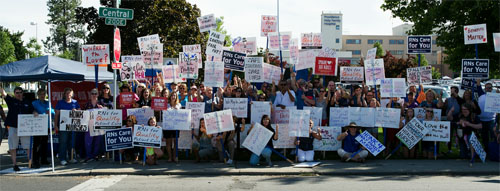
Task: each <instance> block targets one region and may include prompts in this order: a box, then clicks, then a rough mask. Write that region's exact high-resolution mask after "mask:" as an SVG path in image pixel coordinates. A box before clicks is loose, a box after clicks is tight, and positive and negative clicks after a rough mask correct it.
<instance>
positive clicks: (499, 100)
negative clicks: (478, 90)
mask: <svg viewBox="0 0 500 191" xmlns="http://www.w3.org/2000/svg"><path fill="white" fill-rule="evenodd" d="M484 111H486V112H492V113H500V93H493V92H488V93H486V101H485V103H484Z"/></svg>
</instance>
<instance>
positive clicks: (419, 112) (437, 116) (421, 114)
mask: <svg viewBox="0 0 500 191" xmlns="http://www.w3.org/2000/svg"><path fill="white" fill-rule="evenodd" d="M413 111H414V112H415V117H416V118H417V119H418V120H420V121H421V122H422V121H424V120H425V109H424V108H420V107H418V108H413ZM432 113H433V115H432V116H433V119H432V120H433V121H441V109H433V110H432Z"/></svg>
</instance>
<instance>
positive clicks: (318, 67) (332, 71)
mask: <svg viewBox="0 0 500 191" xmlns="http://www.w3.org/2000/svg"><path fill="white" fill-rule="evenodd" d="M313 73H314V74H316V75H324V76H337V58H328V57H316V64H315V65H314V71H313Z"/></svg>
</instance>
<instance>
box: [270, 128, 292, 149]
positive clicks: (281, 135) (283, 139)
mask: <svg viewBox="0 0 500 191" xmlns="http://www.w3.org/2000/svg"><path fill="white" fill-rule="evenodd" d="M276 125H278V127H279V128H278V140H276V141H275V140H273V146H274V148H275V149H290V148H295V138H294V137H290V136H288V124H272V125H271V127H272V128H273V129H274V132H276Z"/></svg>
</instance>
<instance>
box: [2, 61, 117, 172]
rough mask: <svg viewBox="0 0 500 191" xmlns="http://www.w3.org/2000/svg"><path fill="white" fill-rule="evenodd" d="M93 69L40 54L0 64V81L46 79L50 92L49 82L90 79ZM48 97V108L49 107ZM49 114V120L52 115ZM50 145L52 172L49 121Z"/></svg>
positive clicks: (103, 74) (110, 76)
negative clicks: (89, 69) (88, 69)
mask: <svg viewBox="0 0 500 191" xmlns="http://www.w3.org/2000/svg"><path fill="white" fill-rule="evenodd" d="M95 76H96V75H95V73H94V71H87V66H86V65H85V64H83V63H81V62H77V61H73V60H68V59H64V58H59V57H56V56H41V57H37V58H32V59H27V60H21V61H17V62H11V63H9V64H6V65H3V66H0V82H13V81H18V82H25V81H48V88H49V89H48V90H49V91H48V93H49V97H51V95H50V94H51V93H50V82H51V81H58V80H65V81H92V80H97V79H96V78H95ZM97 77H98V79H99V80H103V81H110V80H113V73H111V72H99V74H98V76H97ZM51 104H52V103H51V101H50V99H49V108H51V107H52V106H51ZM48 116H49V121H51V118H52V116H51V115H48ZM49 130H50V146H51V152H52V157H51V158H52V172H54V171H55V170H54V157H53V156H54V153H53V149H54V148H53V142H52V123H49Z"/></svg>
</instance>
